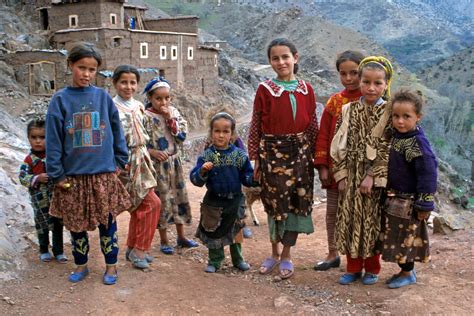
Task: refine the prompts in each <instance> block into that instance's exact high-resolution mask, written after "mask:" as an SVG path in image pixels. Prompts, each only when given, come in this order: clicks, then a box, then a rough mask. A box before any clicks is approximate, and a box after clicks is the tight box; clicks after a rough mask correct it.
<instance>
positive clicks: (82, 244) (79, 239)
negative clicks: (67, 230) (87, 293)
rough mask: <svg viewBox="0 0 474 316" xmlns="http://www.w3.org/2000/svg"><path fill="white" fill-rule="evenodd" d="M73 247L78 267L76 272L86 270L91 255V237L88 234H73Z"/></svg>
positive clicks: (73, 254)
mask: <svg viewBox="0 0 474 316" xmlns="http://www.w3.org/2000/svg"><path fill="white" fill-rule="evenodd" d="M71 246H72V256H73V257H74V263H75V264H76V266H77V269H76V271H77V272H81V271H83V270H85V268H86V265H87V260H88V254H89V236H88V235H87V232H86V231H84V232H80V233H75V232H71Z"/></svg>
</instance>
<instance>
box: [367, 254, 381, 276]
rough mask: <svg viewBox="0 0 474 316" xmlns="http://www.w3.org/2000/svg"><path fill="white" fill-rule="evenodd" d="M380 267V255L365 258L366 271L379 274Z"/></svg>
mask: <svg viewBox="0 0 474 316" xmlns="http://www.w3.org/2000/svg"><path fill="white" fill-rule="evenodd" d="M380 268H381V266H380V255H375V256H373V257H368V258H365V260H364V269H365V272H366V273H372V274H379V273H380Z"/></svg>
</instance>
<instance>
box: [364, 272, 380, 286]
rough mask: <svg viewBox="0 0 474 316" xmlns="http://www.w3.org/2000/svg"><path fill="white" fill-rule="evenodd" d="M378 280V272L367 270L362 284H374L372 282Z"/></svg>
mask: <svg viewBox="0 0 474 316" xmlns="http://www.w3.org/2000/svg"><path fill="white" fill-rule="evenodd" d="M378 280H379V276H378V275H377V274H373V273H370V272H366V273H365V274H364V277H363V278H362V284H364V285H372V284H375V283H377V281H378Z"/></svg>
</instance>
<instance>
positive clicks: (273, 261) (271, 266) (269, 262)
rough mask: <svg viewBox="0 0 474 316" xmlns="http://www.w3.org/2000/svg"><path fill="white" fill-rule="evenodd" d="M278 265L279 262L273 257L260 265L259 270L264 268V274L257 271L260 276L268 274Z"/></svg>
mask: <svg viewBox="0 0 474 316" xmlns="http://www.w3.org/2000/svg"><path fill="white" fill-rule="evenodd" d="M278 263H279V261H278V260H276V259H275V258H273V257H268V258H266V259H265V260H264V261H263V262H262V264H261V265H260V269H261V268H265V272H261V270H260V269H259V272H260V274H269V273H270V272H272V271H273V269H274V268H275V267H276V265H277V264H278Z"/></svg>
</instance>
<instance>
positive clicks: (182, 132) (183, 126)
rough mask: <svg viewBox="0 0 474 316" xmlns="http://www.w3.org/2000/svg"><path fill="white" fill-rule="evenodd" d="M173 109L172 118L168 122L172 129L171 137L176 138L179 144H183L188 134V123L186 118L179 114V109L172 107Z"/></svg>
mask: <svg viewBox="0 0 474 316" xmlns="http://www.w3.org/2000/svg"><path fill="white" fill-rule="evenodd" d="M170 109H171V118H170V119H169V120H166V123H167V124H168V127H169V128H170V131H171V135H173V136H174V139H175V140H176V142H177V143H182V142H184V141H185V140H186V136H187V134H188V122H187V121H186V120H185V119H184V117H183V116H182V115H181V113H179V111H178V109H176V108H175V107H170Z"/></svg>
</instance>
